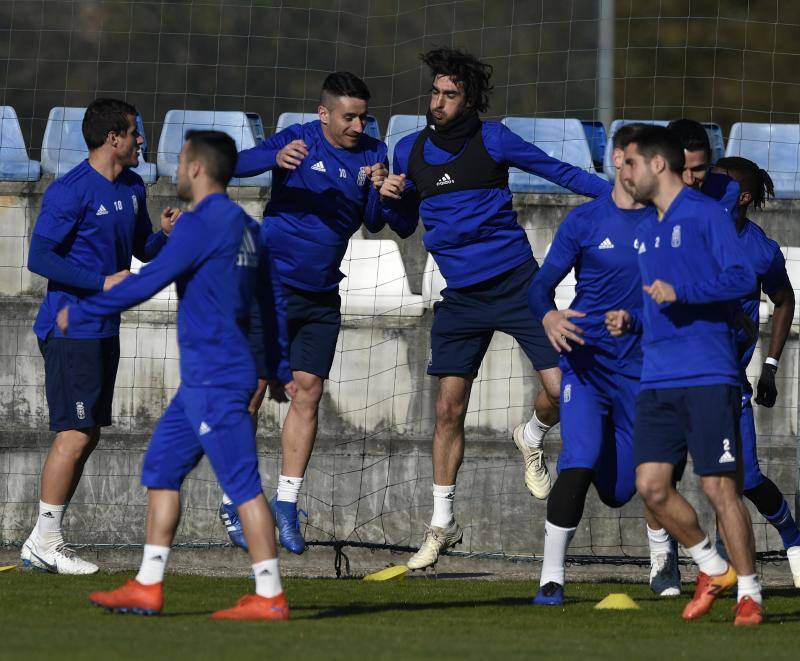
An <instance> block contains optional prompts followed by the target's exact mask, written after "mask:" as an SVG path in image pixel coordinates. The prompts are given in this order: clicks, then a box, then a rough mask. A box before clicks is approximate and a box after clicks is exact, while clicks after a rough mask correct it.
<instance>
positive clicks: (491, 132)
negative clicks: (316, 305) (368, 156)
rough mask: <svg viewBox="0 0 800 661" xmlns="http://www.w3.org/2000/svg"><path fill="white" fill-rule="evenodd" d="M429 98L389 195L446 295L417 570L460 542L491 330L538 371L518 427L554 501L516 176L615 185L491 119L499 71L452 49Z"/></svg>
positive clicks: (545, 359) (548, 358)
mask: <svg viewBox="0 0 800 661" xmlns="http://www.w3.org/2000/svg"><path fill="white" fill-rule="evenodd" d="M422 61H423V62H424V63H425V64H426V65H427V66H428V67H429V68H430V70H431V75H432V81H433V82H432V89H431V99H430V106H429V110H428V113H427V120H428V126H427V127H426V128H425V129H424V130H422V131H419V132H417V133H414V134H412V135H409V136H406V137H405V138H403V139H402V140H401V141H400V142H399V143H398V144H397V147H396V148H395V152H394V164H393V170H394V174H393V175H390V176H389V177H387V179H386V181H385V182H384V184H383V186H382V188H381V197H382V202H383V206H384V213H385V216H386V217H387V219H389V220H392V219H394V221H395V222H398V219H402V220H403V221H404V222H405V223H406V224H409V225H412V226H413V225H414V224H416V222H417V219H418V217H419V216H421V217H422V222H423V224H424V225H425V229H426V230H427V233H426V234H425V239H424V240H425V247H426V248H427V249H428V251H429V252H430V253H431V254H432V255H433V256H434V257H435V258H436V262H437V264H438V266H439V268H440V269H441V272H442V275H443V276H444V278H445V280H446V281H447V288H446V289H444V291H443V292H442V295H443V300H442V301H441V302H439V303H437V304H436V305H435V307H434V321H433V328H432V329H431V360H430V362H429V364H428V374H431V375H435V376H437V377H439V393H438V397H437V402H436V426H435V430H434V437H433V517H432V519H431V525H430V529H429V531H428V533H427V535H426V537H425V540H424V542H423V544H422V547H421V548H420V550H419V552H418V553H416V554H415V555H414V556H412V557H411V559H410V560H409V562H408V566H409V567H410V568H411V569H422V568H424V567H428V566H430V565H432V564H434V563H435V562H436V560H437V558H438V557H439V554H440V553H441V551H442V550H444V549H446V548H448V547H452V546H454V545H455V544H457V543H458V542H459V541H460V540H461V536H462V532H461V528H460V527H459V525H458V524H457V523H456V521H455V517H454V515H453V500H454V497H455V489H456V486H455V485H456V475H457V473H458V469H459V467H460V465H461V462H462V459H463V456H464V418H465V416H466V412H467V405H468V403H469V395H470V389H471V387H472V381H473V380H474V378H475V376H476V375H477V372H478V368H479V367H480V364H481V361H482V360H483V356H484V354H485V353H486V350H487V348H488V347H489V342H490V341H491V339H492V335H493V333H494V331H502V332H505V333H508V334H509V335H511V336H513V337H514V338H515V339H516V340H517V341H518V342H519V344H520V346H521V347H522V349H523V351H524V352H525V354H526V355H527V356H528V358H529V359H530V360H531V362H532V363H533V365H534V368H535V369H536V370H537V371H538V373H539V379H540V380H541V382H542V384H543V387H544V388H543V390H542V391H540V392H539V394H538V395H537V397H536V401H535V402H534V414H533V417H532V418H531V420H530V421H529V422H528V423H526V424H521V425H519V426H518V427H517V428H516V429H515V430H514V434H513V437H514V441H515V443H516V445H517V447H518V448H519V450H520V452H521V453H522V456H523V460H524V463H525V483H526V485H527V486H528V489H529V490H530V491H531V493H533V495H534V496H536V497H538V498H546V497H547V494H548V493H549V492H550V476H549V474H548V472H547V467H546V466H545V464H544V458H543V452H542V439H543V437H544V434H545V433H546V431H547V430H548V429H549V428H550V427H551V426H552V425H554V424H556V422H558V399H559V387H560V386H559V384H560V371H559V369H558V354H557V353H556V351H555V350H554V349H553V347H551V346H550V343H549V342H548V341H547V338H546V337H545V334H544V331H543V330H542V327H541V325H540V324H539V323H537V322H535V321H534V319H533V316H532V315H531V312H530V310H529V309H528V301H527V290H528V286H529V285H530V282H531V280H532V278H533V276H534V274H535V273H536V269H537V264H536V260H535V259H534V258H533V255H532V254H531V248H530V244H529V243H528V239H527V237H526V235H525V231H524V230H523V229H522V227H520V225H519V223H517V215H516V213H515V212H514V210H513V208H512V196H511V191H510V190H509V188H508V169H509V167H512V166H514V167H518V168H521V169H522V170H526V171H527V172H531V173H534V174H537V175H539V176H542V177H544V178H546V179H548V180H549V181H552V182H554V183H557V184H559V185H561V186H564V187H566V188H569V189H570V190H572V191H574V192H576V193H581V194H585V195H588V196H590V197H597V196H600V195H604V194H606V193H607V192H608V190H609V185H608V182H607V181H604V180H603V179H600V178H599V177H596V176H594V175H593V174H589V173H587V172H584V171H583V170H581V169H580V168H577V167H574V166H572V165H568V164H567V163H563V162H561V161H558V160H556V159H554V158H551V157H550V156H548V155H547V154H545V153H544V152H543V151H542V150H541V149H539V148H538V147H536V146H534V145H533V144H531V143H529V142H526V141H525V140H523V139H522V138H520V137H519V136H518V135H516V134H515V133H513V132H512V131H510V130H509V129H507V128H506V127H505V126H503V125H502V124H500V123H498V122H483V121H481V119H480V117H479V115H478V113H480V112H485V111H486V110H487V109H488V105H489V101H488V94H489V91H490V90H491V85H490V78H491V71H492V68H491V66H490V65H488V64H485V63H483V62H481V61H479V60H478V59H476V58H475V57H474V56H472V55H470V54H468V53H464V52H461V51H458V50H453V49H450V48H438V49H435V50H432V51H430V52H428V53H425V54H424V55H423V56H422Z"/></svg>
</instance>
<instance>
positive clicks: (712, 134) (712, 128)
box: [703, 122, 725, 163]
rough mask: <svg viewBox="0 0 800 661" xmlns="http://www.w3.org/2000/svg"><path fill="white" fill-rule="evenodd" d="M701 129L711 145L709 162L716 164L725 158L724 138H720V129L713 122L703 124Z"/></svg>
mask: <svg viewBox="0 0 800 661" xmlns="http://www.w3.org/2000/svg"><path fill="white" fill-rule="evenodd" d="M703 128H704V129H705V130H706V133H707V134H708V141H709V142H710V143H711V162H712V163H716V162H717V161H718V160H719V159H721V158H722V157H723V156H725V138H724V137H723V136H722V127H721V126H720V125H719V124H716V123H715V122H703Z"/></svg>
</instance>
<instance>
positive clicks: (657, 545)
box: [647, 526, 672, 553]
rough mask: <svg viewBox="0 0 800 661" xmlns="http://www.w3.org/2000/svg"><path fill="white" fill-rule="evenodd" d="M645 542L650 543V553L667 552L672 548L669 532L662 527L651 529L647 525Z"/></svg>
mask: <svg viewBox="0 0 800 661" xmlns="http://www.w3.org/2000/svg"><path fill="white" fill-rule="evenodd" d="M647 543H648V544H649V545H650V553H669V552H670V551H671V550H672V549H671V548H670V547H671V546H672V545H671V544H670V537H669V533H668V532H667V531H666V530H664V528H660V529H659V530H653V529H652V528H651V527H650V526H647Z"/></svg>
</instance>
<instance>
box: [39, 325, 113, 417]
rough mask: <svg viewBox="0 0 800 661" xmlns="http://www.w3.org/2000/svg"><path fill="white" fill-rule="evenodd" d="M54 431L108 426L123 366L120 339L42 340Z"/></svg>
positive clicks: (56, 338) (41, 347) (47, 390)
mask: <svg viewBox="0 0 800 661" xmlns="http://www.w3.org/2000/svg"><path fill="white" fill-rule="evenodd" d="M39 351H41V352H42V356H43V357H44V374H45V380H44V382H45V393H46V395H47V408H48V409H49V410H50V431H55V432H60V431H67V430H70V429H89V428H91V427H108V426H109V425H110V424H111V404H112V401H113V398H114V382H115V381H116V379H117V367H118V366H119V336H117V335H115V336H114V337H104V338H99V339H77V338H72V339H70V338H67V337H54V336H53V335H52V334H50V335H49V336H48V337H47V339H46V340H44V342H43V341H42V340H39Z"/></svg>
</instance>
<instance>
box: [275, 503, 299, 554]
mask: <svg viewBox="0 0 800 661" xmlns="http://www.w3.org/2000/svg"><path fill="white" fill-rule="evenodd" d="M269 505H270V508H271V509H272V516H273V517H274V518H275V527H276V528H277V529H278V533H279V534H278V539H279V540H280V542H281V546H283V547H284V548H285V549H286V550H288V551H291V552H292V553H294V554H296V555H300V554H301V553H302V552H303V551H305V550H306V540H304V539H303V535H302V534H301V533H300V519H298V518H297V503H287V502H285V501H283V500H278V497H277V496H273V498H272V500H271V501H269Z"/></svg>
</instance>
